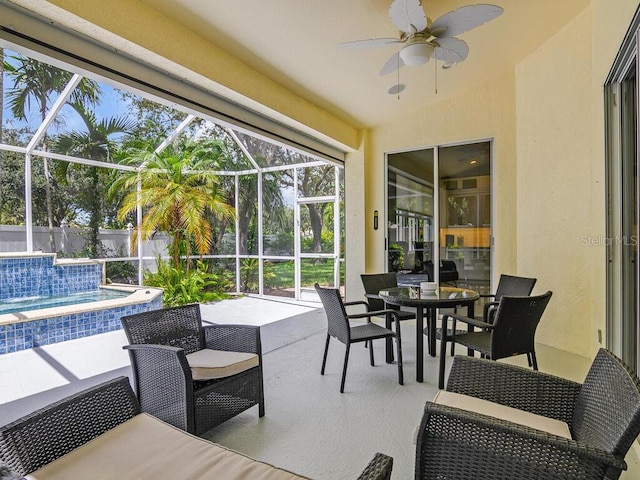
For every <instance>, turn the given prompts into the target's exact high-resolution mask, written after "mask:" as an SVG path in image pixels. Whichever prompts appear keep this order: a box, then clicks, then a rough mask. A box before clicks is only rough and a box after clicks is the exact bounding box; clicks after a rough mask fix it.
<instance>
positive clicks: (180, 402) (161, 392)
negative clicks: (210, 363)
mask: <svg viewBox="0 0 640 480" xmlns="http://www.w3.org/2000/svg"><path fill="white" fill-rule="evenodd" d="M123 348H124V349H125V350H128V352H129V357H130V358H131V370H132V372H133V380H134V386H135V390H136V394H137V395H138V401H139V402H140V407H141V408H142V411H143V412H146V413H149V414H150V415H153V416H154V417H157V418H159V419H160V420H162V421H164V422H167V423H170V424H171V425H173V426H174V427H178V428H180V429H182V430H186V431H188V432H193V431H194V430H195V419H194V416H193V407H190V402H192V401H193V400H192V399H193V392H194V383H193V375H192V374H191V368H190V367H189V363H188V362H187V357H186V354H185V352H184V350H183V349H182V348H178V347H170V346H167V345H150V344H136V345H125V346H124V347H123Z"/></svg>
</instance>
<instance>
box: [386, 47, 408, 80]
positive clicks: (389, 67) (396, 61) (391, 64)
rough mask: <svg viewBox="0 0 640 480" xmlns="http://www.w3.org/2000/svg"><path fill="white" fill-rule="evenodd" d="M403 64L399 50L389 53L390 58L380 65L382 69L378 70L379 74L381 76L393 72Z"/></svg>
mask: <svg viewBox="0 0 640 480" xmlns="http://www.w3.org/2000/svg"><path fill="white" fill-rule="evenodd" d="M403 66H404V62H403V61H402V58H400V52H396V53H394V54H393V55H391V58H390V59H389V60H387V61H386V63H385V64H384V66H383V67H382V70H380V76H381V77H383V76H385V75H389V74H390V73H392V72H395V71H396V70H398V69H399V68H400V67H403Z"/></svg>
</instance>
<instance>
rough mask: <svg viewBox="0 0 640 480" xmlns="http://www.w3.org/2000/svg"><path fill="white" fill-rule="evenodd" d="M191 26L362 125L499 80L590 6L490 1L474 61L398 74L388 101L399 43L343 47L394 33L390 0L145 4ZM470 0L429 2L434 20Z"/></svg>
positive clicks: (566, 1) (472, 42) (568, 1)
mask: <svg viewBox="0 0 640 480" xmlns="http://www.w3.org/2000/svg"><path fill="white" fill-rule="evenodd" d="M141 1H142V2H143V3H145V4H147V5H148V6H150V7H152V8H154V9H156V10H158V11H160V12H162V13H163V14H165V15H167V16H169V17H171V18H172V19H174V20H175V21H177V22H179V23H181V24H183V25H184V26H187V27H188V28H189V29H190V30H192V31H194V32H196V33H198V34H199V35H201V36H202V37H204V38H206V39H208V40H210V41H211V42H212V43H215V44H216V45H218V46H219V47H221V48H222V49H224V50H226V51H227V52H229V53H230V54H232V55H233V56H235V57H237V58H238V59H240V60H241V61H243V62H244V63H246V64H247V65H249V66H250V67H252V68H253V69H255V70H257V71H259V72H261V73H263V74H265V75H267V76H268V77H270V78H272V79H273V80H275V81H277V82H279V83H280V84H282V85H284V86H285V87H286V88H288V89H289V90H290V91H292V92H294V93H296V94H297V95H299V96H301V97H303V98H305V99H307V100H308V101H310V102H312V103H314V104H316V105H318V106H319V107H321V108H324V109H325V110H327V111H329V112H331V113H333V114H335V115H336V116H338V117H340V118H342V119H345V120H346V121H348V122H351V123H353V124H354V125H355V126H357V127H367V126H373V125H376V124H379V123H381V122H383V121H386V120H388V119H390V118H397V117H399V116H400V115H402V113H403V112H405V111H408V110H414V109H417V108H422V107H425V106H428V105H429V104H431V103H434V102H437V101H440V100H442V99H444V98H446V97H447V96H451V95H453V94H455V93H456V92H459V91H462V90H465V89H467V88H469V87H470V85H472V84H474V83H478V82H483V81H486V80H488V79H490V78H492V77H493V76H495V75H497V74H501V73H503V72H505V71H508V70H509V69H512V68H513V67H514V65H515V64H516V63H517V62H518V61H519V60H521V59H522V58H524V57H526V56H527V55H528V54H530V53H531V52H533V51H534V50H535V49H536V48H538V47H539V46H540V45H541V44H542V43H544V41H545V40H546V39H548V38H549V37H550V36H552V35H553V34H554V33H556V32H557V31H558V30H560V29H561V28H562V27H563V26H564V25H565V24H566V23H568V22H569V21H570V20H571V19H572V18H574V17H575V16H576V15H577V14H578V13H579V12H581V11H582V10H583V9H584V8H586V7H587V6H588V5H589V0H560V1H559V0H494V1H491V0H489V1H487V3H492V4H494V5H499V6H501V7H503V8H504V14H503V15H501V16H500V17H498V18H497V19H495V20H493V21H491V22H489V23H487V24H485V25H482V26H480V27H478V28H476V29H474V30H471V31H468V32H465V33H463V34H461V35H460V36H459V37H460V38H461V39H463V40H465V41H466V42H467V43H468V44H469V49H470V52H469V57H468V58H467V60H466V61H464V62H463V63H461V64H459V65H456V66H455V67H454V68H451V69H449V70H444V69H441V68H440V65H438V71H437V89H438V92H437V94H436V93H435V81H434V79H435V73H436V72H435V68H434V67H435V64H434V62H433V60H431V61H429V62H428V63H427V64H426V65H423V66H420V67H404V68H402V69H401V70H400V72H399V74H400V83H403V84H406V85H407V87H406V89H405V90H404V91H403V92H402V93H401V94H400V98H399V99H398V97H397V96H396V95H389V94H388V93H387V90H388V89H389V88H390V87H391V86H393V85H395V84H396V83H397V75H396V74H395V73H393V74H390V75H389V76H385V77H380V76H379V71H380V69H381V68H382V65H383V64H384V63H385V62H386V61H387V59H388V58H389V57H390V56H391V55H392V54H393V53H394V52H395V51H396V47H393V46H390V47H384V48H381V49H374V50H353V49H343V48H338V47H337V46H336V45H337V44H338V43H341V42H347V41H352V40H360V39H367V38H374V37H396V36H397V35H398V31H397V29H396V28H395V27H394V26H393V24H392V23H391V21H390V19H389V17H388V13H387V12H388V8H389V5H390V4H391V0H209V1H202V0H141ZM470 3H473V2H469V1H465V0H424V1H423V6H424V8H425V11H426V14H427V16H428V17H430V18H431V19H432V20H435V19H436V18H438V17H439V16H441V15H443V14H445V13H447V12H449V11H451V10H454V9H456V8H459V7H461V6H464V5H468V4H470Z"/></svg>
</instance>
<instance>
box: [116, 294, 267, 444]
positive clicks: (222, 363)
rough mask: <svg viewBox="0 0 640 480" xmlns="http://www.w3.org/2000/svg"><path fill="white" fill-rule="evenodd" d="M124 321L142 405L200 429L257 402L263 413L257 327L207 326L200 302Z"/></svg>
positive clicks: (196, 431) (193, 430) (188, 428)
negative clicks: (203, 320)
mask: <svg viewBox="0 0 640 480" xmlns="http://www.w3.org/2000/svg"><path fill="white" fill-rule="evenodd" d="M121 321H122V325H123V327H124V331H125V333H126V334H127V338H128V340H129V345H127V346H125V347H124V348H125V349H127V350H128V351H129V356H130V358H131V366H132V370H133V378H134V385H135V390H136V393H137V395H138V399H139V401H140V405H141V406H142V411H144V412H147V413H150V414H152V415H154V416H156V417H158V418H160V419H161V420H164V421H165V422H167V423H170V424H171V425H174V426H176V427H178V428H181V429H183V430H186V431H187V432H190V433H194V434H196V435H197V434H201V433H203V432H206V431H207V430H209V429H211V428H213V427H215V426H217V425H219V424H221V423H222V422H225V421H226V420H228V419H230V418H232V417H234V416H235V415H237V414H239V413H241V412H243V411H245V410H247V409H248V408H251V407H252V406H254V405H258V412H259V416H260V417H262V416H264V413H265V410H264V389H263V381H262V346H261V341H260V328H259V327H255V326H250V325H206V326H203V325H202V319H201V317H200V306H199V305H197V304H192V305H183V306H179V307H172V308H164V309H160V310H152V311H149V312H143V313H138V314H135V315H129V316H125V317H122V319H121Z"/></svg>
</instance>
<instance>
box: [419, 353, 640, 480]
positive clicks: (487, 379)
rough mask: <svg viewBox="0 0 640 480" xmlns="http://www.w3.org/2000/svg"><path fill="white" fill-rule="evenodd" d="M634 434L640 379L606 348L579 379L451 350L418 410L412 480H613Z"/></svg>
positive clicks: (638, 430)
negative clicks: (439, 381) (441, 387)
mask: <svg viewBox="0 0 640 480" xmlns="http://www.w3.org/2000/svg"><path fill="white" fill-rule="evenodd" d="M440 394H443V396H444V397H445V398H446V399H447V400H445V401H440V398H439V397H440ZM487 405H489V407H488V408H489V410H487V409H486V407H487ZM470 406H472V407H473V408H469V407H470ZM488 412H490V413H488ZM496 412H499V413H500V414H499V415H496ZM514 414H515V416H514ZM523 420H524V421H523ZM560 426H563V427H564V428H559V427H560ZM638 434H640V382H639V381H638V378H637V377H636V376H635V374H633V373H632V372H631V371H630V370H629V369H628V368H627V367H626V366H625V365H624V364H623V363H622V362H621V361H620V360H619V359H618V358H617V357H615V356H614V355H613V354H612V353H610V352H609V351H607V350H605V349H600V351H599V352H598V354H597V355H596V357H595V359H594V361H593V364H592V366H591V368H590V370H589V373H588V374H587V377H586V378H585V381H584V382H583V383H582V384H580V383H576V382H572V381H569V380H565V379H563V378H559V377H555V376H552V375H548V374H545V373H542V372H538V371H532V370H529V369H527V368H523V367H518V366H514V365H510V364H506V363H502V362H495V361H491V360H483V359H479V358H472V357H462V356H459V357H455V359H454V362H453V365H452V367H451V372H450V374H449V379H448V382H447V388H446V391H442V392H439V394H438V397H437V398H436V399H435V400H434V401H433V402H427V404H426V406H425V410H424V415H423V417H422V422H421V424H420V427H419V430H418V432H417V445H416V471H415V472H416V476H415V478H416V479H438V480H446V479H455V480H465V479H473V480H511V479H516V478H517V479H519V480H527V479H532V480H533V479H536V480H545V479H546V480H552V479H554V480H555V479H563V480H571V479H575V480H588V479H604V478H606V479H616V478H618V477H619V476H620V474H621V472H622V470H626V468H627V465H626V463H625V461H624V457H625V455H626V453H627V451H628V450H629V448H630V447H631V444H632V443H633V442H634V441H635V440H636V438H637V437H638Z"/></svg>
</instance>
